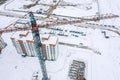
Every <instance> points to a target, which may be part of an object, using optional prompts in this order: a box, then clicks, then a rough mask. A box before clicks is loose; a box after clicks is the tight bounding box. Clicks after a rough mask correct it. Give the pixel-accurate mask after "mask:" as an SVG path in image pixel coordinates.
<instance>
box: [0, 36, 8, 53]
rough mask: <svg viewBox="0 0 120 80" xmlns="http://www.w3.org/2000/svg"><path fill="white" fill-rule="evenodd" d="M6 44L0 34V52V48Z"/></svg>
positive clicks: (0, 49)
mask: <svg viewBox="0 0 120 80" xmlns="http://www.w3.org/2000/svg"><path fill="white" fill-rule="evenodd" d="M6 46H7V44H6V43H5V42H4V40H3V39H2V37H1V36H0V53H1V51H2V49H3V48H5V47H6Z"/></svg>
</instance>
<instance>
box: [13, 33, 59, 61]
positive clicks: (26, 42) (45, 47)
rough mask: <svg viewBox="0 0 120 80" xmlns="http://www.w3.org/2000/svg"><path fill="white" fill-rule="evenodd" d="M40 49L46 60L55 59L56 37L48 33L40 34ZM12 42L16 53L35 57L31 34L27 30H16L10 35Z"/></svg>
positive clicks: (56, 49)
mask: <svg viewBox="0 0 120 80" xmlns="http://www.w3.org/2000/svg"><path fill="white" fill-rule="evenodd" d="M40 36H41V43H42V47H41V51H42V53H43V56H44V58H45V59H46V60H56V59H57V56H58V38H57V37H56V36H50V35H49V34H40ZM11 40H12V43H13V45H14V47H15V48H16V50H17V53H18V54H21V55H25V56H30V57H36V56H37V54H36V51H35V46H34V43H35V42H34V41H33V38H32V34H31V32H29V31H22V32H16V33H15V34H14V35H13V36H12V37H11Z"/></svg>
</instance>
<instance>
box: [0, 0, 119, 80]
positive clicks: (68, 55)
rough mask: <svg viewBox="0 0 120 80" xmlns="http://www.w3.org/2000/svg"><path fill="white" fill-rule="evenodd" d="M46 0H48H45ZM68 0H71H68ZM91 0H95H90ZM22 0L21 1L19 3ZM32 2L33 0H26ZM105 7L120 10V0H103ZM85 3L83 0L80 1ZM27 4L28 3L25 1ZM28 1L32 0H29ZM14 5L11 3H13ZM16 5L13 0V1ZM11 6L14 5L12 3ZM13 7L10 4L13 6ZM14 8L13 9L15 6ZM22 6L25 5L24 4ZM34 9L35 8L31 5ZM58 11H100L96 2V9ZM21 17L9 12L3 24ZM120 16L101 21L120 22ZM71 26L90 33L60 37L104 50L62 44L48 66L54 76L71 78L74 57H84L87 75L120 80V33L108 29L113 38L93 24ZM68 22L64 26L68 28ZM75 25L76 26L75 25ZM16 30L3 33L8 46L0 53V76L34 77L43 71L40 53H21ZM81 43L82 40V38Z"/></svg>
mask: <svg viewBox="0 0 120 80" xmlns="http://www.w3.org/2000/svg"><path fill="white" fill-rule="evenodd" d="M43 1H44V0H43ZM65 1H67V0H65ZM82 1H83V2H84V3H86V2H87V1H88V2H89V3H90V2H91V1H95V0H87V1H86V2H85V1H84V0H82ZM16 2H20V3H16ZM23 2H24V1H23V0H21V1H19V0H15V2H14V3H16V5H17V4H18V5H17V7H16V8H17V9H18V7H19V4H23ZM25 2H29V1H25ZM69 2H75V3H78V2H79V1H78V0H75V1H74V0H69ZM99 2H100V5H101V8H100V12H101V13H109V12H110V13H114V14H118V15H119V14H120V12H119V11H120V10H119V9H120V5H119V2H120V1H119V0H116V1H114V0H106V1H105V0H99ZM80 3H81V2H80ZM24 4H25V3H24ZM27 4H28V3H27ZM9 6H10V5H9ZM11 6H12V8H14V9H16V8H15V7H13V6H14V5H13V3H12V4H11ZM11 6H10V7H11ZM10 7H9V8H10ZM12 8H10V9H12ZM20 9H21V8H20ZM0 10H1V11H4V9H3V5H2V6H1V7H0ZM31 10H32V9H31ZM54 13H56V14H61V15H67V16H83V15H93V14H95V13H96V6H95V5H94V6H93V9H92V10H90V11H88V12H86V11H85V10H81V9H78V8H75V7H66V8H62V7H58V8H57V9H56V10H55V11H54ZM17 19H18V18H10V17H5V16H0V28H4V27H6V26H7V25H9V24H11V23H12V22H14V21H16V20H17ZM119 21H120V18H118V19H111V20H103V21H100V22H95V23H100V24H110V25H116V26H120V23H119ZM67 26H68V27H69V26H70V27H69V28H70V29H69V30H79V29H80V31H83V32H86V33H87V35H86V36H85V37H86V38H85V37H84V38H83V37H71V36H69V37H67V38H66V39H65V37H59V38H60V40H63V41H65V40H67V42H71V43H73V44H74V43H75V42H76V41H82V40H84V39H86V41H83V42H86V44H88V45H89V46H90V47H92V48H94V49H96V50H98V51H100V52H101V55H98V54H95V53H94V52H92V51H90V50H86V49H82V48H75V47H70V46H66V45H59V56H58V59H57V60H56V61H53V62H52V61H46V67H47V71H48V75H49V77H50V78H51V80H68V79H69V78H68V70H69V65H70V64H71V62H72V60H73V59H76V60H80V61H84V62H85V63H86V71H85V72H86V73H85V75H86V79H87V80H120V76H119V74H120V53H119V52H120V37H119V35H117V34H116V33H113V32H109V31H106V33H107V35H108V36H110V38H108V39H107V38H105V37H104V35H103V33H101V30H99V29H89V28H77V27H75V26H71V25H67ZM67 26H63V27H66V28H64V29H68V28H67ZM73 27H74V29H73ZM13 34H14V33H7V34H2V37H3V39H4V40H5V42H6V43H7V44H8V45H7V47H6V48H5V49H3V50H2V54H1V55H0V80H32V75H33V73H34V72H35V71H39V72H40V71H41V69H40V64H39V62H38V58H37V57H21V56H20V55H19V54H17V52H16V50H15V48H14V46H13V45H12V42H11V40H10V37H11V36H12V35H13ZM80 43H81V42H80ZM40 77H41V78H42V73H41V72H40Z"/></svg>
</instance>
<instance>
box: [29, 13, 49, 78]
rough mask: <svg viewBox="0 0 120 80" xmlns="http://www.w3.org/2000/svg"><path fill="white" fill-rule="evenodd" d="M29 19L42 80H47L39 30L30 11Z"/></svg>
mask: <svg viewBox="0 0 120 80" xmlns="http://www.w3.org/2000/svg"><path fill="white" fill-rule="evenodd" d="M29 16H30V20H31V26H32V29H31V30H32V35H33V40H34V42H35V50H36V53H37V55H38V59H39V63H40V66H41V70H42V73H43V79H42V80H48V75H47V71H46V66H45V60H44V57H43V54H42V51H41V40H40V35H39V30H38V27H37V24H36V20H35V18H34V15H33V14H32V12H30V14H29Z"/></svg>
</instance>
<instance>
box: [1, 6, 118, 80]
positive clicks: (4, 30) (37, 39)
mask: <svg viewBox="0 0 120 80" xmlns="http://www.w3.org/2000/svg"><path fill="white" fill-rule="evenodd" d="M54 8H55V7H54ZM50 14H51V12H50V13H49V15H50ZM49 15H48V17H49ZM29 16H30V20H31V26H32V27H27V26H21V27H14V25H10V26H9V27H7V28H2V29H0V34H2V33H8V32H15V31H25V30H31V31H32V34H33V39H34V42H35V48H36V53H37V55H38V58H39V63H40V66H41V70H42V73H43V80H49V79H48V75H47V70H46V66H45V60H44V57H43V55H42V53H41V41H40V35H39V29H38V28H41V27H46V28H48V27H50V26H58V25H67V24H76V23H82V22H88V21H97V20H98V17H97V16H96V15H95V16H93V17H92V18H91V16H90V18H89V17H88V18H89V19H86V18H70V17H66V18H65V17H57V20H54V19H53V20H50V21H45V22H44V23H43V24H38V25H37V23H36V20H35V18H34V15H33V13H32V12H30V13H29ZM117 17H119V16H118V15H114V14H110V15H109V14H106V15H103V14H102V15H101V16H100V20H103V19H110V18H117Z"/></svg>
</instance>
